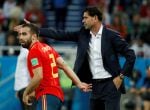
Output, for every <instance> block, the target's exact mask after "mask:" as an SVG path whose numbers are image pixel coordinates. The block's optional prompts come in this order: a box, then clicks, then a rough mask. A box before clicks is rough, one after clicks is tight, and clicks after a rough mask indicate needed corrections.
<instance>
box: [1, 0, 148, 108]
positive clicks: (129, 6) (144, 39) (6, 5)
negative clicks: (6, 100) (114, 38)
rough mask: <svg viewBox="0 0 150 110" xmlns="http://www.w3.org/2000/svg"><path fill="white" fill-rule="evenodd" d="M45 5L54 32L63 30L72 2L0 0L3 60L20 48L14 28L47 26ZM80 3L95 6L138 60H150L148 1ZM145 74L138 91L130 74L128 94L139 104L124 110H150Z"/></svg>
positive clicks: (89, 0) (136, 74)
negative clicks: (52, 16)
mask: <svg viewBox="0 0 150 110" xmlns="http://www.w3.org/2000/svg"><path fill="white" fill-rule="evenodd" d="M45 1H50V2H48V3H50V4H47V6H49V9H50V10H53V11H54V12H55V20H56V21H55V25H56V28H60V29H65V23H66V21H65V19H66V16H67V12H68V6H69V5H72V4H73V2H72V1H73V0H0V46H10V47H9V48H8V49H6V50H3V51H2V50H1V49H0V51H2V52H0V53H1V55H2V56H11V55H18V54H19V51H17V50H15V49H13V48H11V46H19V44H18V41H17V37H16V36H17V33H15V32H14V31H12V30H13V27H14V26H17V25H19V24H21V23H23V19H24V18H26V19H27V20H29V21H31V22H32V23H35V24H37V25H38V26H39V27H44V26H46V25H45V24H47V23H46V17H47V16H46V15H45V12H44V7H45V6H44V5H43V2H45ZM79 1H80V0H79ZM83 1H84V2H83ZM81 2H82V5H83V7H84V6H89V5H91V6H92V5H97V6H98V7H99V8H100V10H101V11H102V12H103V23H104V25H105V26H107V27H109V28H112V29H115V30H116V31H118V32H120V34H121V36H122V37H123V39H125V40H127V42H128V43H129V44H130V47H131V48H132V49H133V50H134V51H135V54H136V56H137V57H142V58H150V34H149V32H150V0H81ZM83 3H84V4H83ZM78 5H80V4H78ZM70 28H71V27H70ZM146 73H147V74H146V77H145V79H144V81H143V86H142V88H141V89H137V88H136V86H135V85H136V83H137V82H138V80H139V79H140V77H141V76H140V75H141V74H140V73H139V72H138V71H137V70H135V71H133V75H132V78H131V85H132V87H131V90H130V93H131V94H133V96H135V95H136V98H138V101H139V100H140V101H139V103H140V104H139V103H138V104H133V105H132V101H133V99H132V101H131V102H130V101H128V103H126V107H127V108H129V109H131V110H142V107H143V106H144V108H145V109H144V110H150V66H147V69H146ZM141 100H142V101H141ZM137 105H138V106H137ZM133 107H134V108H133Z"/></svg>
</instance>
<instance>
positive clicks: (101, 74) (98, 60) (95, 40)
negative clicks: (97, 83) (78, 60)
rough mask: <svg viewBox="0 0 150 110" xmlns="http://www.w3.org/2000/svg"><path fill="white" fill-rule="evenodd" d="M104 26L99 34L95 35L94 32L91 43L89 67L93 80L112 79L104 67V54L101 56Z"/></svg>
mask: <svg viewBox="0 0 150 110" xmlns="http://www.w3.org/2000/svg"><path fill="white" fill-rule="evenodd" d="M102 30H103V26H102V25H101V27H100V29H99V32H98V33H97V34H96V35H94V34H93V33H92V32H90V34H91V40H90V43H89V51H88V54H89V66H90V69H91V72H92V76H93V79H104V78H109V77H112V76H111V74H109V73H108V72H107V71H106V70H105V69H104V66H103V61H102V54H101V36H102Z"/></svg>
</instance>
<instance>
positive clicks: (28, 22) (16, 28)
mask: <svg viewBox="0 0 150 110" xmlns="http://www.w3.org/2000/svg"><path fill="white" fill-rule="evenodd" d="M23 20H24V22H25V23H26V24H30V23H31V22H30V21H28V20H26V19H23ZM21 27H22V25H18V26H15V27H14V28H13V30H14V31H16V32H19V31H20V29H21Z"/></svg>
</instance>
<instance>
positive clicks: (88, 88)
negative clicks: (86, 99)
mask: <svg viewBox="0 0 150 110" xmlns="http://www.w3.org/2000/svg"><path fill="white" fill-rule="evenodd" d="M80 89H81V90H82V91H83V92H89V91H92V84H87V83H82V86H81V88H80Z"/></svg>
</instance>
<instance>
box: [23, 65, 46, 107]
mask: <svg viewBox="0 0 150 110" xmlns="http://www.w3.org/2000/svg"><path fill="white" fill-rule="evenodd" d="M33 73H34V76H33V78H32V79H31V81H30V83H29V85H28V86H27V88H26V89H25V91H24V94H23V101H24V102H25V103H26V104H29V100H30V99H29V98H30V97H29V95H30V94H31V93H32V92H33V91H34V90H35V89H36V88H37V87H38V85H39V84H40V81H41V79H42V78H43V70H42V67H38V68H36V69H34V70H33Z"/></svg>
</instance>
